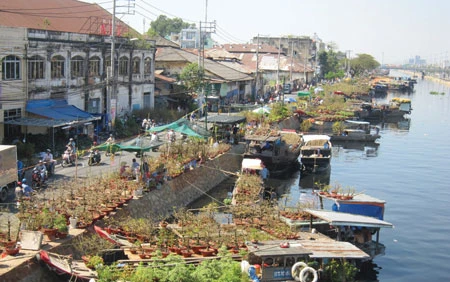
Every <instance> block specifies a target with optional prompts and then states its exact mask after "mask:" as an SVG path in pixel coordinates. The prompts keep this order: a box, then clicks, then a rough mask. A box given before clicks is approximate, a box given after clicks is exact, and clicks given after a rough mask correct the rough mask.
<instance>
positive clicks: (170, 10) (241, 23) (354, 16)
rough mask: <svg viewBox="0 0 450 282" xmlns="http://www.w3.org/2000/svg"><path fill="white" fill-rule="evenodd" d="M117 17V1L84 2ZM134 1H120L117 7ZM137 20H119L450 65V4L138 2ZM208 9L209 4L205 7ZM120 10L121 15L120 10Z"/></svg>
mask: <svg viewBox="0 0 450 282" xmlns="http://www.w3.org/2000/svg"><path fill="white" fill-rule="evenodd" d="M85 1H86V2H91V3H94V2H96V3H98V4H100V5H101V6H103V7H104V8H105V9H107V10H108V11H110V12H111V11H112V9H111V8H112V3H113V0H110V1H106V0H85ZM127 1H129V0H116V5H117V6H122V5H124V4H126V2H127ZM134 3H135V15H134V16H119V17H122V19H123V20H124V21H125V22H126V23H128V24H129V25H131V26H132V27H133V28H135V29H136V30H137V31H139V32H141V33H142V32H143V30H144V18H145V30H147V29H148V28H149V27H150V22H151V21H152V20H155V19H156V18H157V17H158V15H160V14H164V15H166V16H168V17H170V18H173V17H179V18H181V19H183V21H186V22H191V23H196V24H197V26H198V25H199V22H200V21H202V22H204V21H205V16H206V6H207V7H208V8H207V21H208V22H209V21H216V25H217V30H216V34H215V35H213V38H214V39H216V40H217V41H219V42H220V43H246V42H249V41H250V40H251V39H252V38H253V37H255V36H257V35H258V34H261V35H266V36H276V37H278V36H284V35H296V36H302V35H306V36H313V34H314V33H317V35H318V36H319V37H320V38H321V39H322V40H323V41H324V42H326V43H328V42H334V43H336V44H337V46H338V49H339V50H341V51H345V50H351V54H352V56H354V55H355V54H358V53H367V54H370V55H372V56H374V57H375V58H376V59H377V60H378V61H379V62H380V63H383V62H384V63H403V62H406V61H407V59H408V58H411V57H414V56H415V55H419V56H421V57H422V58H423V59H426V60H427V62H428V63H431V62H433V61H434V62H443V61H444V60H449V59H450V57H449V56H450V54H449V51H450V37H449V36H448V35H449V31H450V16H449V14H450V1H449V0H375V1H374V0H372V1H369V0H340V1H339V0H309V1H304V0H278V1H269V0H239V1H238V0H227V1H225V0H190V1H186V0H135V1H134ZM206 3H207V4H206ZM118 10H119V9H118Z"/></svg>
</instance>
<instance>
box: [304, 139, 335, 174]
mask: <svg viewBox="0 0 450 282" xmlns="http://www.w3.org/2000/svg"><path fill="white" fill-rule="evenodd" d="M302 139H303V144H302V146H301V147H300V163H301V170H302V171H305V172H312V173H316V172H323V171H327V170H328V169H329V168H330V163H331V150H332V145H331V142H330V136H328V135H303V137H302Z"/></svg>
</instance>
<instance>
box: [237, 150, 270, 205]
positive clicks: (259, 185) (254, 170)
mask: <svg viewBox="0 0 450 282" xmlns="http://www.w3.org/2000/svg"><path fill="white" fill-rule="evenodd" d="M262 169H263V162H262V161H261V160H260V159H250V158H244V159H243V160H242V167H241V174H240V176H239V178H238V179H237V180H236V184H235V186H234V189H233V192H232V198H231V204H232V205H238V204H240V205H242V204H248V205H252V204H255V203H258V202H260V201H261V200H262V199H263V193H264V183H263V180H262V178H261V177H260V171H261V170H262ZM243 182H245V185H242V186H241V184H242V183H243ZM249 183H252V184H253V185H249Z"/></svg>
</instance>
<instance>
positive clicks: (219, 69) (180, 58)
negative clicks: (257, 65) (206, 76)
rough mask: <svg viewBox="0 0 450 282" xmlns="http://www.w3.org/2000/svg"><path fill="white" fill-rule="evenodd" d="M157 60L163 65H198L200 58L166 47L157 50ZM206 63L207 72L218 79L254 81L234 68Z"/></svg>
mask: <svg viewBox="0 0 450 282" xmlns="http://www.w3.org/2000/svg"><path fill="white" fill-rule="evenodd" d="M155 60H156V61H157V62H161V63H163V62H186V63H197V62H198V56H196V55H195V54H193V53H191V52H188V51H186V50H183V49H179V48H171V47H164V48H157V50H156V54H155ZM204 62H205V70H206V72H208V73H211V74H213V75H215V76H217V77H216V78H220V79H223V80H226V81H244V80H252V79H253V77H251V76H249V75H247V74H245V73H242V72H239V71H237V70H235V69H233V68H230V67H227V66H225V65H222V64H220V63H217V62H214V61H212V60H209V59H205V60H204ZM212 79H214V78H212Z"/></svg>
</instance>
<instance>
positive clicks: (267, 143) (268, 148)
mask: <svg viewBox="0 0 450 282" xmlns="http://www.w3.org/2000/svg"><path fill="white" fill-rule="evenodd" d="M271 149H272V145H270V143H269V142H268V141H266V142H265V143H264V146H263V147H262V148H261V150H262V151H264V150H271Z"/></svg>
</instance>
